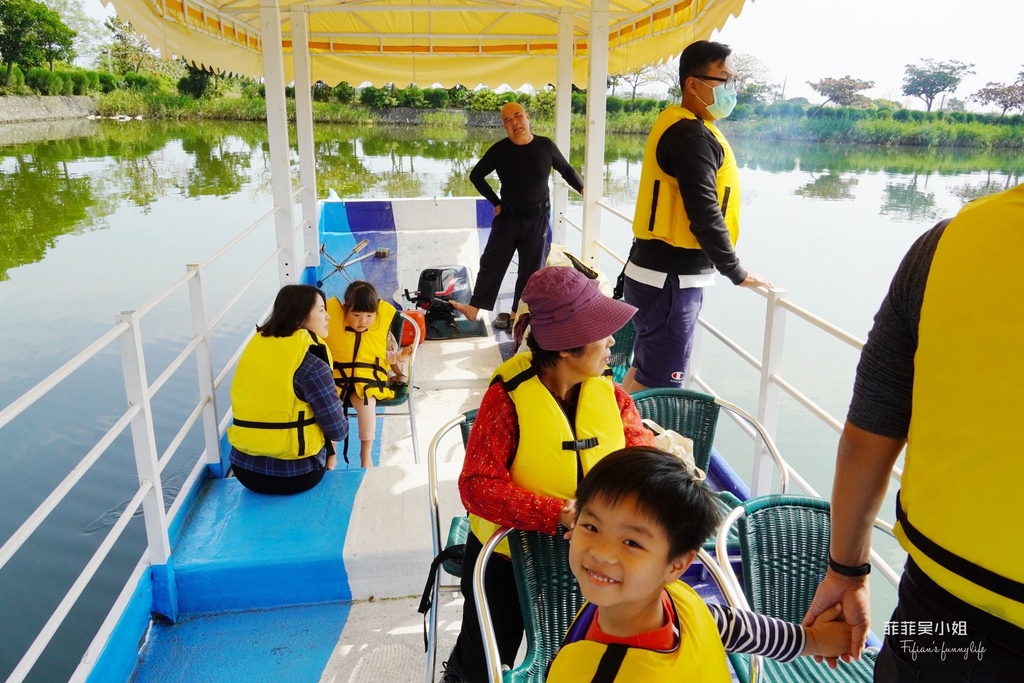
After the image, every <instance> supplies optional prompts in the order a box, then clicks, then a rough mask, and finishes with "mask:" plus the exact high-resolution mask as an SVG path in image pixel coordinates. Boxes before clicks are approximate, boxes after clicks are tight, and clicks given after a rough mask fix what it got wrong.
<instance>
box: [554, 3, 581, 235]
mask: <svg viewBox="0 0 1024 683" xmlns="http://www.w3.org/2000/svg"><path fill="white" fill-rule="evenodd" d="M572 32H573V11H572V8H571V7H561V8H559V10H558V85H557V86H556V87H557V89H556V90H555V144H556V145H557V146H558V150H559V151H560V152H561V153H562V156H564V157H565V158H566V159H568V158H569V152H570V148H571V136H572V134H571V121H572V60H573V57H574V56H575V55H574V50H573V35H572ZM568 208H569V185H568V183H566V182H565V180H563V179H562V176H560V175H557V174H556V175H555V192H554V195H553V196H552V197H551V218H552V221H551V241H552V242H554V243H555V244H565V243H566V233H567V232H568V231H567V230H566V225H565V212H566V211H567V210H568Z"/></svg>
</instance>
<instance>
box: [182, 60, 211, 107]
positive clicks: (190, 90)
mask: <svg viewBox="0 0 1024 683" xmlns="http://www.w3.org/2000/svg"><path fill="white" fill-rule="evenodd" d="M182 61H183V62H184V65H185V70H186V72H187V73H186V74H185V75H184V76H182V77H181V78H180V79H179V80H178V92H179V93H181V94H182V95H189V96H190V97H194V98H196V99H197V100H198V99H199V98H201V97H202V96H203V95H206V94H207V93H208V92H209V91H210V79H211V78H212V77H213V74H212V73H210V72H209V71H204V70H203V69H199V68H197V67H196V66H194V65H192V64H189V63H188V62H185V61H184V60H182Z"/></svg>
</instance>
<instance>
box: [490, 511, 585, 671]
mask: <svg viewBox="0 0 1024 683" xmlns="http://www.w3.org/2000/svg"><path fill="white" fill-rule="evenodd" d="M565 531H566V530H565V529H564V528H562V527H559V528H558V533H557V534H555V535H554V536H549V535H547V534H542V533H540V532H536V531H517V530H515V529H509V528H507V527H505V528H502V529H498V530H497V531H495V532H494V535H493V536H491V538H490V539H489V540H488V542H487V543H486V544H484V547H483V550H482V551H481V552H480V559H479V560H478V561H477V565H476V571H475V572H474V574H473V589H474V591H475V598H476V604H477V614H478V615H479V618H480V630H481V631H482V634H483V641H484V648H485V651H486V653H487V667H488V673H489V676H490V680H491V683H499V682H500V683H543V681H544V680H545V677H546V676H547V670H548V666H549V665H550V664H551V660H553V659H554V658H555V654H556V653H557V652H558V648H559V647H561V645H562V638H563V637H564V636H565V633H566V631H568V630H569V625H570V624H571V623H572V620H573V619H574V618H575V617H576V613H577V612H578V611H579V610H580V608H581V607H583V594H582V593H580V587H579V584H578V583H577V582H576V577H575V576H573V575H572V572H571V571H570V570H569V542H568V541H567V540H565V538H563V536H564V534H565ZM506 535H508V539H509V548H510V550H511V555H512V569H513V571H514V572H515V575H516V584H517V586H518V588H519V604H520V607H521V609H522V612H523V624H524V626H525V629H526V657H525V658H524V659H523V661H522V663H521V664H519V666H517V667H516V668H514V669H512V670H504V671H503V670H502V668H501V660H500V658H499V655H498V646H497V643H496V642H495V638H494V626H493V622H492V618H491V613H490V609H489V607H488V606H487V601H486V600H485V599H484V592H485V591H484V582H483V577H484V571H485V570H486V567H487V562H488V561H489V560H490V559H491V555H493V552H494V549H495V548H496V547H497V545H498V543H499V542H500V541H501V539H503V538H505V536H506Z"/></svg>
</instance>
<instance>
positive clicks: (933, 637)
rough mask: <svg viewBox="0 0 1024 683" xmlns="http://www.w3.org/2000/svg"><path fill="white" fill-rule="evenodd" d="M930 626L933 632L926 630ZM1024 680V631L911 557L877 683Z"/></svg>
mask: <svg viewBox="0 0 1024 683" xmlns="http://www.w3.org/2000/svg"><path fill="white" fill-rule="evenodd" d="M922 625H926V630H927V631H929V632H928V633H922ZM1022 679H1024V629H1021V628H1019V627H1017V626H1014V625H1013V624H1011V623H1010V622H1008V621H1003V620H1002V619H999V618H998V617H995V616H993V615H991V614H989V613H988V612H985V611H983V610H980V609H978V608H977V607H974V606H973V605H969V604H967V603H966V602H964V601H963V600H960V599H959V598H957V597H956V596H954V595H953V594H951V593H949V592H948V591H946V590H945V589H943V588H942V587H941V586H939V585H938V584H937V583H935V582H934V581H932V580H931V579H930V578H928V576H926V575H925V573H924V572H922V571H921V568H920V567H919V566H918V565H917V564H916V563H915V562H914V561H913V560H912V559H908V560H907V566H906V569H905V570H904V572H903V578H902V579H901V580H900V590H899V603H898V604H897V605H896V609H895V611H893V613H892V618H891V619H890V621H889V624H888V625H887V626H886V636H885V642H884V644H883V646H882V651H881V653H879V655H878V662H877V663H876V664H875V681H881V682H883V683H890V682H891V681H896V682H898V683H914V682H916V681H921V682H922V683H961V682H962V681H971V682H972V683H973V682H976V681H983V682H985V683H988V682H989V681H991V682H992V683H996V682H997V681H1019V680H1022Z"/></svg>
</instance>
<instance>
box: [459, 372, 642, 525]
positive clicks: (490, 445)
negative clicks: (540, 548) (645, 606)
mask: <svg viewBox="0 0 1024 683" xmlns="http://www.w3.org/2000/svg"><path fill="white" fill-rule="evenodd" d="M615 401H616V403H618V405H619V414H620V415H621V416H622V426H623V435H624V436H625V438H626V445H627V446H653V445H654V435H653V434H651V432H650V431H649V430H648V429H647V428H646V427H644V426H643V425H642V424H641V423H640V414H639V413H638V412H637V410H636V406H635V405H633V399H631V398H630V397H629V394H627V393H626V392H625V391H623V390H622V387H620V386H619V385H618V384H616V385H615ZM518 447H519V420H518V418H517V416H516V408H515V404H514V403H513V402H512V399H511V398H509V396H508V393H507V392H506V391H505V387H504V386H503V385H502V384H501V383H500V382H498V383H495V384H492V385H491V386H490V388H488V389H487V393H485V394H484V398H483V401H481V403H480V410H479V412H478V413H477V417H476V421H475V422H474V423H473V429H472V431H470V434H469V443H468V444H466V460H465V462H464V463H463V465H462V474H461V475H460V476H459V492H460V493H461V495H462V504H463V505H465V506H466V510H468V511H469V512H471V513H473V514H474V515H477V516H478V517H482V518H483V519H486V520H489V521H491V522H494V523H495V524H498V525H501V526H510V527H514V528H516V529H522V530H524V531H542V532H544V533H547V534H554V533H556V532H557V531H558V513H559V511H560V510H561V509H562V506H563V505H565V501H564V500H562V499H561V498H555V497H553V496H542V495H539V494H536V493H534V492H533V491H530V490H529V489H524V488H522V487H520V486H517V485H516V484H515V483H514V482H513V481H512V475H511V474H510V473H509V469H508V467H509V463H510V462H511V461H512V456H513V455H514V454H515V452H516V450H517V449H518Z"/></svg>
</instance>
